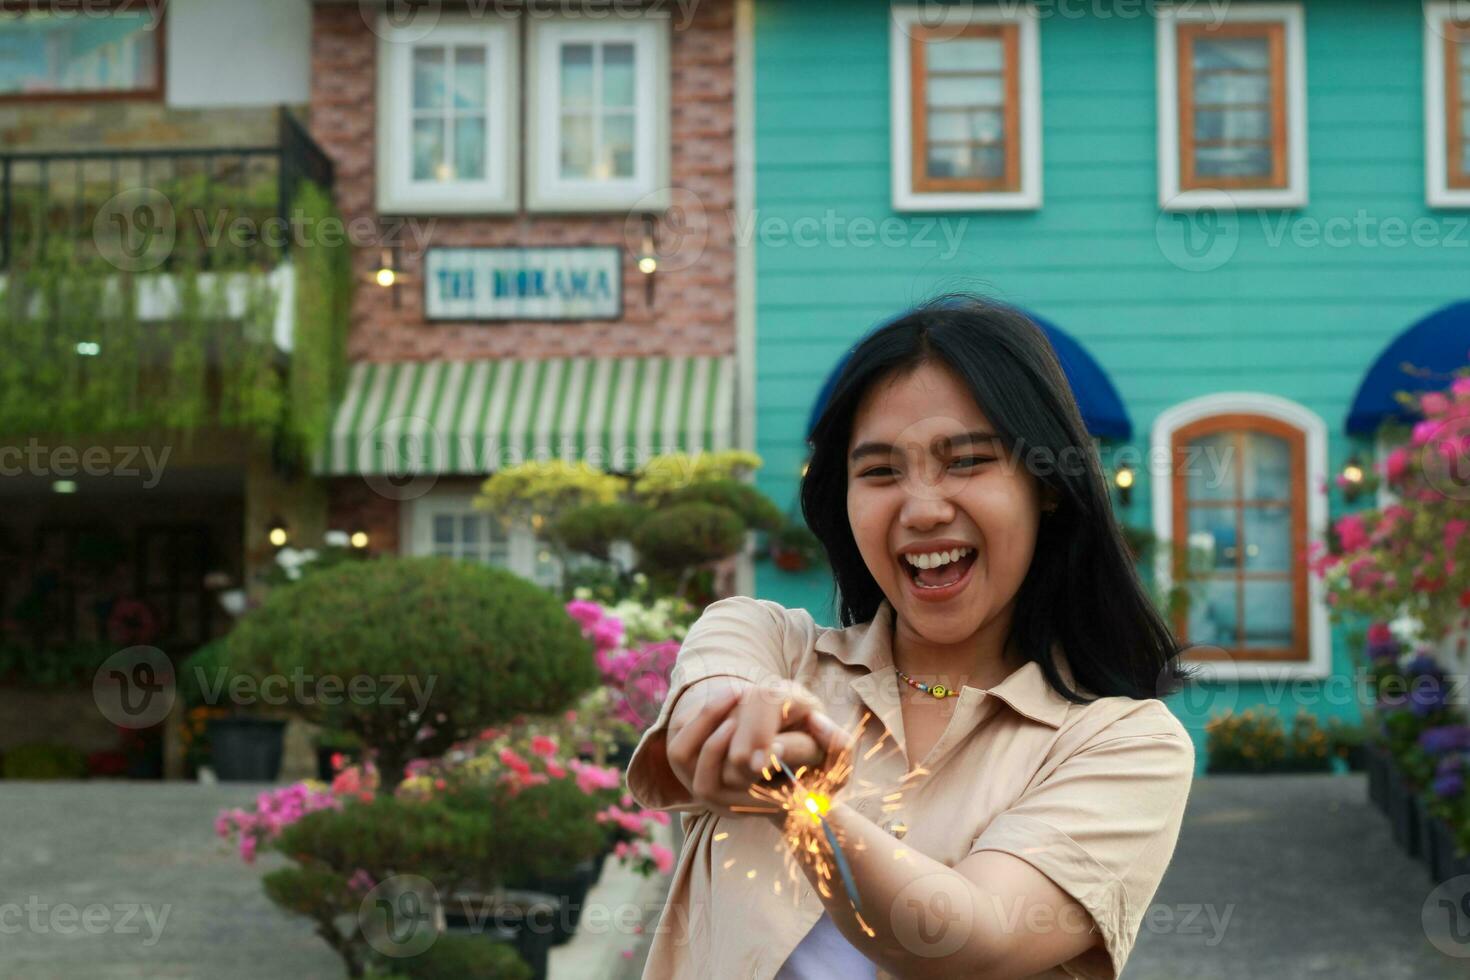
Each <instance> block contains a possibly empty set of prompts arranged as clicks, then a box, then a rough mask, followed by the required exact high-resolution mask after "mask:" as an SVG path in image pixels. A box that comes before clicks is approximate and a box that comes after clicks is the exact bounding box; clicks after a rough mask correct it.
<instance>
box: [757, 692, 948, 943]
mask: <svg viewBox="0 0 1470 980" xmlns="http://www.w3.org/2000/svg"><path fill="white" fill-rule="evenodd" d="M789 707H790V705H789V703H788V704H787V705H786V706H784V707H783V709H782V715H783V720H784V716H785V714H786V711H787V709H789ZM871 717H872V713H871V712H868V713H865V714H864V715H863V717H862V720H861V721H860V722H859V723H858V726H857V729H856V731H855V732H853V733H851V738H850V739H849V741H848V743H847V746H846V747H844V748H843V749H842V750H841V751H840V752H839V753H838V754H837V758H836V760H835V761H834V762H833V764H832V765H831V766H830V767H828V768H826V769H815V770H812V771H810V772H808V767H806V766H799V767H797V769H796V770H795V771H794V772H793V771H792V770H791V768H790V767H789V766H787V765H786V763H785V762H783V761H781V758H780V757H779V756H777V755H775V754H774V753H772V754H771V757H770V758H771V763H772V765H771V766H767V767H765V768H763V769H762V770H761V775H762V776H763V777H764V778H765V781H766V782H767V783H772V782H773V781H774V780H777V779H780V777H783V776H784V777H785V778H784V779H781V780H780V781H779V782H777V783H775V784H774V785H755V786H752V787H751V788H750V795H751V796H753V797H755V798H756V799H757V800H760V801H761V802H762V803H764V804H766V805H765V806H750V807H742V806H735V807H732V808H731V809H732V810H736V811H744V812H747V813H764V814H772V813H780V812H782V811H784V812H785V813H786V822H785V825H784V828H783V834H782V839H781V843H780V844H778V845H777V846H778V847H779V848H780V849H781V850H782V851H783V852H784V854H785V859H786V868H787V877H788V878H789V879H790V880H791V881H792V882H795V881H796V880H797V876H798V875H799V874H800V873H801V872H800V871H799V870H798V869H797V867H796V862H797V861H798V860H805V861H809V862H810V863H811V864H812V867H813V870H814V871H815V872H816V875H817V879H816V884H817V890H818V891H819V892H820V893H821V895H822V897H823V898H830V897H831V896H832V891H831V889H830V888H829V887H828V882H830V881H832V878H833V872H834V870H835V871H836V874H837V876H838V877H839V878H840V879H841V881H842V887H843V889H844V890H845V891H846V893H847V899H848V903H849V904H850V905H851V906H852V910H853V915H854V916H856V918H857V922H858V925H859V927H860V928H861V929H862V930H863V932H865V933H867V934H868V935H869V936H873V935H876V933H874V931H873V929H872V928H871V927H870V926H869V925H868V924H867V922H865V921H864V920H863V916H862V904H861V900H860V899H859V897H858V889H857V883H856V881H855V880H854V879H853V875H852V867H851V865H850V864H849V863H848V860H847V856H846V854H844V853H843V849H842V842H841V840H840V839H839V834H838V831H837V828H836V827H834V826H832V824H831V822H830V821H828V820H827V812H828V810H830V809H831V806H832V802H833V800H832V798H833V796H835V795H836V793H837V792H838V791H839V790H840V789H841V788H842V787H844V786H845V785H846V784H847V783H848V780H849V778H850V777H852V776H853V773H854V767H853V752H854V750H855V746H857V744H858V742H859V740H860V739H861V736H862V733H863V730H864V728H865V727H866V726H867V723H868V720H869V718H871ZM887 742H888V733H887V732H884V733H883V736H882V737H881V738H879V739H878V741H877V743H876V744H874V745H873V746H872V747H871V748H869V749H868V750H867V751H866V752H864V753H863V759H864V760H868V759H871V758H872V757H873V756H875V755H877V754H878V752H879V751H881V750H882V749H883V747H884V745H885V743H887ZM898 751H900V749H899V748H898V747H897V746H896V745H893V746H891V748H890V752H898ZM773 770H774V771H773ZM924 773H925V770H923V769H917V770H915V771H913V772H910V773H909V774H908V775H907V776H905V777H904V780H905V782H907V780H909V779H911V778H914V777H916V776H919V775H923V774H924ZM856 783H857V786H858V787H859V788H861V789H862V790H863V794H862V795H866V794H868V793H871V792H876V791H878V787H876V786H874V785H873V784H872V783H870V782H868V781H867V780H865V779H858V780H857V781H856ZM902 795H903V794H902V793H901V792H892V793H888V794H886V795H885V796H884V797H883V811H884V812H885V813H888V812H892V811H894V810H897V809H899V808H900V807H901V806H902V804H901V803H899V802H898V801H899V799H900V797H901V796H902ZM856 849H857V850H862V849H863V845H862V844H861V843H859V844H858V845H857V846H856ZM732 863H733V862H732ZM754 873H755V872H754V871H750V872H748V873H747V874H748V876H753V875H754ZM773 888H774V890H775V892H776V894H778V895H779V894H781V882H780V881H779V880H777V881H776V882H775V883H774V885H773Z"/></svg>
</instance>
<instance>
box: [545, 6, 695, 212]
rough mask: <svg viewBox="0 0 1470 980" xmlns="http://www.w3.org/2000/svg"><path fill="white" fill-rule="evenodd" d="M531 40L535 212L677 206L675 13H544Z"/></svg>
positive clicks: (646, 208)
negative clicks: (672, 94)
mask: <svg viewBox="0 0 1470 980" xmlns="http://www.w3.org/2000/svg"><path fill="white" fill-rule="evenodd" d="M527 35H528V36H527V44H526V51H527V55H526V60H527V70H526V77H527V79H528V80H529V86H530V102H529V105H530V108H529V109H528V119H527V146H526V175H527V187H526V197H527V201H526V204H527V207H528V208H529V209H530V210H536V211H608V210H618V209H623V208H634V207H636V208H638V209H640V210H657V209H662V208H665V207H667V206H668V203H669V202H668V191H669V187H668V185H669V86H670V80H669V18H668V15H667V14H666V13H663V12H658V11H651V12H648V13H646V14H643V15H641V16H639V17H637V18H629V19H622V20H608V19H606V18H589V17H583V16H580V15H576V14H561V15H559V16H556V17H540V16H538V17H535V18H533V19H532V20H531V21H530V22H529V24H528V30H527Z"/></svg>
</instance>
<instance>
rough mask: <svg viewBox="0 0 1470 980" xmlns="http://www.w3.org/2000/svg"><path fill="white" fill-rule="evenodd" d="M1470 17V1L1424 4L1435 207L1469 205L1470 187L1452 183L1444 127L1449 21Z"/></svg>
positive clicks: (1429, 183) (1429, 184)
mask: <svg viewBox="0 0 1470 980" xmlns="http://www.w3.org/2000/svg"><path fill="white" fill-rule="evenodd" d="M1466 17H1470V3H1466V2H1464V0H1458V2H1448V3H1447V2H1434V3H1426V4H1425V5H1424V158H1425V163H1426V167H1425V173H1424V178H1425V195H1426V199H1427V200H1428V202H1429V206H1430V207H1433V208H1470V188H1464V187H1451V186H1450V180H1449V165H1450V154H1449V134H1448V132H1447V131H1446V128H1445V122H1446V116H1447V114H1448V110H1449V106H1448V105H1447V99H1448V96H1449V92H1448V90H1447V85H1448V81H1449V72H1448V69H1449V66H1448V65H1446V64H1445V61H1444V47H1445V35H1444V29H1443V27H1442V26H1441V25H1442V24H1444V23H1445V22H1446V21H1455V20H1461V19H1464V18H1466Z"/></svg>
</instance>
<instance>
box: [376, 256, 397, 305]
mask: <svg viewBox="0 0 1470 980" xmlns="http://www.w3.org/2000/svg"><path fill="white" fill-rule="evenodd" d="M401 278H403V273H402V270H401V269H400V268H399V263H398V246H396V245H394V246H390V247H385V248H383V249H381V250H379V252H378V269H377V271H376V272H374V273H373V282H375V283H377V284H378V285H379V286H381V287H382V288H384V289H391V290H393V305H394V307H397V306H399V305H400V304H401V303H402V300H401V298H400V297H399V295H398V281H399V280H400V279H401Z"/></svg>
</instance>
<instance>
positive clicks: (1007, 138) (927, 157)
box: [909, 24, 1021, 194]
mask: <svg viewBox="0 0 1470 980" xmlns="http://www.w3.org/2000/svg"><path fill="white" fill-rule="evenodd" d="M1017 33H1018V29H1017V27H1016V25H1015V24H995V25H974V26H971V27H967V28H964V29H963V30H962V31H961V32H960V33H959V34H958V35H956V36H950V35H949V33H948V32H942V33H940V34H939V37H938V38H937V39H936V38H935V34H936V31H935V30H934V29H932V28H922V29H919V30H916V31H915V32H914V36H913V37H912V38H910V39H909V77H910V84H909V101H910V105H911V107H912V108H911V113H912V114H911V117H910V118H911V120H912V132H911V133H910V134H909V144H910V150H911V153H912V155H913V188H914V190H915V191H916V192H918V193H921V194H922V193H926V192H927V193H934V192H944V191H1017V190H1020V187H1021V113H1020V106H1019V105H1018V103H1019V100H1020V78H1019V73H1018V68H1017V64H1016V61H1017V47H1018V46H1017Z"/></svg>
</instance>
